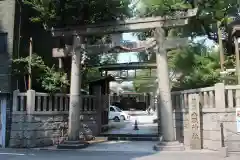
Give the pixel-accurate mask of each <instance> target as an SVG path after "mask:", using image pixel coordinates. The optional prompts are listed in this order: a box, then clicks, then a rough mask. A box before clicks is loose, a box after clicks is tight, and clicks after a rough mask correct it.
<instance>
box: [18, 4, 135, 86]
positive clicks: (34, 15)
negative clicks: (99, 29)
mask: <svg viewBox="0 0 240 160" xmlns="http://www.w3.org/2000/svg"><path fill="white" fill-rule="evenodd" d="M23 3H24V6H23V8H24V13H27V14H28V16H29V19H30V22H32V23H33V24H34V25H35V26H37V25H41V26H43V27H44V28H45V29H47V28H48V29H49V28H51V27H67V26H75V25H84V24H91V23H98V22H102V21H107V20H116V19H123V18H125V17H129V16H131V12H130V11H129V9H128V5H129V4H130V1H129V0H119V1H116V0H61V1H60V0H23ZM26 10H27V11H26ZM38 28H39V27H38ZM106 37H107V36H104V37H102V36H92V37H88V43H91V44H92V43H95V42H97V41H99V40H101V39H103V38H105V39H106ZM34 43H39V42H37V41H35V42H34ZM18 60H21V58H20V59H18ZM116 61H117V55H116V54H115V55H107V56H104V57H102V55H90V56H88V58H87V60H86V61H85V63H86V64H88V65H96V64H101V63H103V64H106V63H114V62H116ZM50 62H52V61H50ZM65 62H66V64H65V65H64V67H66V68H65V69H66V70H67V71H68V72H70V64H71V63H70V59H66V60H65ZM52 64H53V63H48V65H49V66H51V65H52ZM50 68H51V67H50ZM50 73H51V72H50V71H49V74H48V75H50ZM24 74H25V73H22V75H24ZM46 75H47V74H46ZM82 75H83V83H82V84H83V87H86V86H87V82H88V81H89V80H92V79H96V78H98V77H100V73H99V72H98V70H97V69H96V68H93V69H89V68H88V69H86V68H84V71H83V74H82ZM45 79H46V78H45ZM49 82H50V81H49ZM49 85H50V84H49Z"/></svg>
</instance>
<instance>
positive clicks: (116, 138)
mask: <svg viewBox="0 0 240 160" xmlns="http://www.w3.org/2000/svg"><path fill="white" fill-rule="evenodd" d="M108 140H109V141H159V137H108Z"/></svg>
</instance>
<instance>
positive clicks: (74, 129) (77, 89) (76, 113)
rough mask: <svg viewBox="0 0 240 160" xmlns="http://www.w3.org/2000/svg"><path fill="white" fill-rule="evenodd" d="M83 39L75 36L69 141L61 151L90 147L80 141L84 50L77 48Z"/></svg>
mask: <svg viewBox="0 0 240 160" xmlns="http://www.w3.org/2000/svg"><path fill="white" fill-rule="evenodd" d="M81 42H82V37H79V36H78V35H73V47H72V61H71V87H70V102H69V119H68V139H67V140H66V141H64V142H63V143H61V144H59V145H58V146H57V147H58V148H59V149H80V148H85V147H87V146H88V143H87V142H86V141H85V140H83V139H79V132H80V112H81V110H80V108H81V106H82V97H81V81H82V76H81V72H82V70H81V58H82V54H81V53H82V50H81V48H79V47H78V49H77V46H78V45H79V44H81Z"/></svg>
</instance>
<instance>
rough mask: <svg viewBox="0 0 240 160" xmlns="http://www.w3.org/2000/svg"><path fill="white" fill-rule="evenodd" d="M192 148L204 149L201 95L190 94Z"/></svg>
mask: <svg viewBox="0 0 240 160" xmlns="http://www.w3.org/2000/svg"><path fill="white" fill-rule="evenodd" d="M188 100H189V116H190V117H189V123H190V128H189V129H190V133H191V134H190V137H189V138H190V149H197V150H198V149H202V141H201V121H200V116H201V115H200V109H199V95H198V94H191V95H189V99H188Z"/></svg>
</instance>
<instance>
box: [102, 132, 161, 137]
mask: <svg viewBox="0 0 240 160" xmlns="http://www.w3.org/2000/svg"><path fill="white" fill-rule="evenodd" d="M100 136H101V137H159V136H158V135H157V134H104V133H102V134H100Z"/></svg>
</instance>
